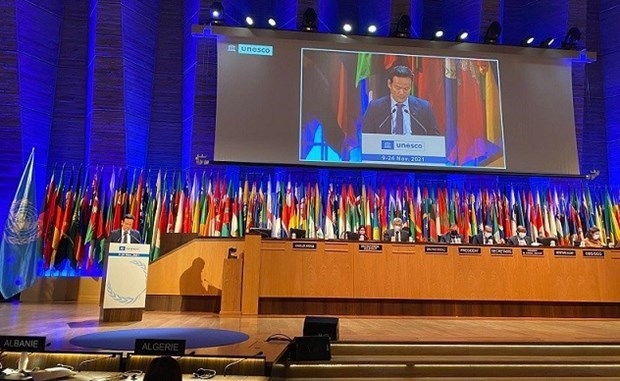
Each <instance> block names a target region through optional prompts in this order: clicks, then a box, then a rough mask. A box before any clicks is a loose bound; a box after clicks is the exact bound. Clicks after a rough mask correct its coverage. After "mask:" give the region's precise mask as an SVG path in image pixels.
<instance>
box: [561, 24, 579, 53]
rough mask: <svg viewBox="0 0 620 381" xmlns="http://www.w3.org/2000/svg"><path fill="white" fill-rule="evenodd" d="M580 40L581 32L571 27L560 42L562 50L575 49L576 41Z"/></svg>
mask: <svg viewBox="0 0 620 381" xmlns="http://www.w3.org/2000/svg"><path fill="white" fill-rule="evenodd" d="M579 40H581V32H580V31H579V29H578V28H576V27H572V28H570V29H569V30H568V33H566V37H564V41H562V49H577V41H579Z"/></svg>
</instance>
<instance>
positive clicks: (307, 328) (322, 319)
mask: <svg viewBox="0 0 620 381" xmlns="http://www.w3.org/2000/svg"><path fill="white" fill-rule="evenodd" d="M304 336H329V338H330V339H331V340H334V341H336V340H338V318H335V317H328V316H306V318H305V319H304Z"/></svg>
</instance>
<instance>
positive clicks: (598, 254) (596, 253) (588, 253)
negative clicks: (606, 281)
mask: <svg viewBox="0 0 620 381" xmlns="http://www.w3.org/2000/svg"><path fill="white" fill-rule="evenodd" d="M583 256H584V257H591V258H602V257H604V256H605V252H604V251H603V250H584V251H583Z"/></svg>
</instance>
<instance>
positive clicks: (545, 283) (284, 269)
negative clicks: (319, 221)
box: [239, 235, 620, 317]
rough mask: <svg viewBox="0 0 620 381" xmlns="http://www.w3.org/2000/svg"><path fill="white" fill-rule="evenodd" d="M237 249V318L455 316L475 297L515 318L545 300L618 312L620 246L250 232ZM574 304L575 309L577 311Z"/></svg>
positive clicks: (595, 313) (559, 306) (595, 312)
mask: <svg viewBox="0 0 620 381" xmlns="http://www.w3.org/2000/svg"><path fill="white" fill-rule="evenodd" d="M244 250H245V253H244V258H243V264H242V267H243V269H242V271H241V273H242V274H243V275H242V278H243V282H242V284H241V285H240V288H241V289H240V293H241V296H240V299H241V303H240V311H239V312H240V313H242V314H258V313H261V314H272V313H279V314H286V313H313V312H316V313H337V314H344V313H350V314H397V315H398V314H407V315H408V314H412V313H413V314H415V313H416V311H415V309H416V308H417V309H420V308H424V305H426V308H443V309H444V310H445V309H446V308H448V307H446V305H447V304H449V305H450V307H449V308H450V309H451V310H453V311H454V313H455V314H458V312H459V311H460V310H463V308H468V309H470V310H471V308H472V307H471V306H472V303H474V304H475V303H479V304H480V306H479V307H478V308H480V309H484V308H487V309H488V308H504V309H506V308H509V307H507V306H511V305H512V306H513V307H512V308H515V312H514V315H515V316H519V312H517V311H516V309H520V310H523V308H524V307H523V306H524V305H526V306H527V308H529V309H530V310H531V309H532V308H539V307H540V306H541V305H543V306H544V305H547V306H552V307H553V308H555V309H556V311H555V312H551V315H553V314H556V315H557V316H564V315H563V312H562V311H560V310H561V309H562V308H565V307H566V306H569V308H571V309H572V310H573V312H572V315H574V316H597V317H604V316H610V317H611V316H614V315H616V314H618V311H620V279H619V278H620V249H586V248H566V247H541V246H538V247H531V246H530V247H508V246H472V245H438V244H413V243H391V242H374V241H366V242H360V241H312V240H271V239H262V238H261V237H260V236H258V235H249V236H246V237H245V242H244ZM416 303H417V305H416ZM467 305H468V307H464V306H467ZM515 305H516V306H517V307H515ZM433 306H435V307H433ZM438 306H439V307H438ZM441 306H443V307H441ZM537 306H538V307H537ZM576 306H577V307H578V308H580V309H582V311H581V312H578V311H575V308H576ZM579 306H580V307H579ZM365 309H366V311H365ZM584 311H585V312H584ZM588 311H589V312H588ZM377 312H378V313H377ZM444 312H446V311H444ZM470 312H471V315H475V316H477V315H479V314H478V313H477V312H475V311H470ZM531 312H532V311H530V313H531ZM448 313H449V312H448ZM430 314H432V311H430ZM439 314H444V313H439ZM449 314H450V313H449ZM512 314H513V313H511V312H510V311H508V312H507V315H512ZM526 314H527V313H526ZM533 314H534V315H536V313H535V312H534V313H533ZM549 314H550V313H549V311H547V312H546V313H543V315H545V316H549ZM482 315H484V314H482ZM492 315H493V314H492ZM568 315H571V313H568ZM572 315H571V316H572ZM541 316H542V315H541Z"/></svg>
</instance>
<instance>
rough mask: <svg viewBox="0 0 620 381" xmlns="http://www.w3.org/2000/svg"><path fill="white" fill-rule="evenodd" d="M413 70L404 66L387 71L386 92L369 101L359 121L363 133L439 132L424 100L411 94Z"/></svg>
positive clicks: (429, 107)
mask: <svg viewBox="0 0 620 381" xmlns="http://www.w3.org/2000/svg"><path fill="white" fill-rule="evenodd" d="M412 86H413V73H412V72H411V69H409V68H408V67H407V66H402V65H399V66H394V67H393V68H392V69H391V70H390V72H389V78H388V80H387V87H388V89H390V95H386V96H384V97H381V98H379V99H375V100H373V101H371V102H370V104H369V105H368V109H367V110H366V114H365V115H364V121H363V125H362V132H363V133H365V134H368V133H373V134H392V135H440V133H439V129H438V128H437V120H436V119H435V114H433V109H432V108H431V105H430V103H429V102H428V101H426V100H424V99H420V98H417V97H414V96H412V95H409V94H411V88H412Z"/></svg>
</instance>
